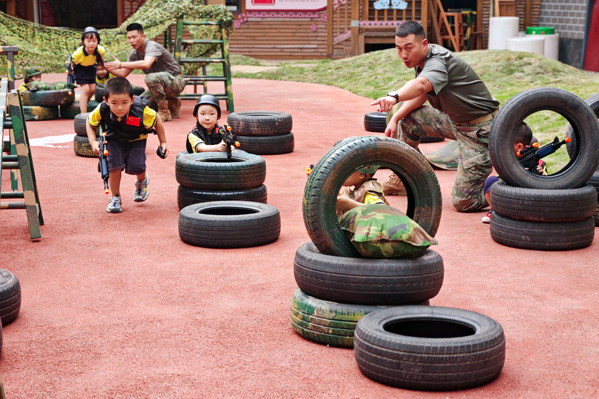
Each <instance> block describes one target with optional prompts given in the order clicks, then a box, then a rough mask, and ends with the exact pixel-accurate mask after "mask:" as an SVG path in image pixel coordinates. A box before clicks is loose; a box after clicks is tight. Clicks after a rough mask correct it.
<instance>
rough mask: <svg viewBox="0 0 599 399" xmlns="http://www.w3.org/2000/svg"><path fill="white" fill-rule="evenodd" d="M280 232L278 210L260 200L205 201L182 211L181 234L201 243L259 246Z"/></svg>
mask: <svg viewBox="0 0 599 399" xmlns="http://www.w3.org/2000/svg"><path fill="white" fill-rule="evenodd" d="M280 232H281V217H280V215H279V210H278V209H277V208H275V207H274V206H272V205H268V204H262V203H259V202H250V201H216V202H204V203H201V204H194V205H189V206H186V207H185V208H183V209H181V212H180V213H179V237H181V240H183V241H184V242H186V243H188V244H191V245H196V246H199V247H208V248H245V247H256V246H259V245H265V244H269V243H271V242H273V241H276V240H277V239H278V238H279V234H280Z"/></svg>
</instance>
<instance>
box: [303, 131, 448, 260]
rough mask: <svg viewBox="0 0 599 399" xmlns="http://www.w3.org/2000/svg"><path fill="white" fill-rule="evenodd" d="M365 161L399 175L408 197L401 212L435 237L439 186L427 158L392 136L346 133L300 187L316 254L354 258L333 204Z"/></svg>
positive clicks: (305, 222)
mask: <svg viewBox="0 0 599 399" xmlns="http://www.w3.org/2000/svg"><path fill="white" fill-rule="evenodd" d="M368 165H380V166H382V167H386V168H389V169H391V170H393V171H394V172H395V173H396V174H397V175H398V176H399V177H400V179H402V181H403V183H404V186H405V187H406V191H407V193H406V197H407V200H408V205H407V210H406V211H405V214H406V215H408V216H409V217H410V218H411V219H413V220H414V221H415V222H416V223H418V224H419V225H420V226H421V227H422V228H423V229H424V230H425V231H426V232H427V233H428V234H430V235H431V236H433V237H434V236H435V234H436V232H437V228H438V227H439V223H440V221H441V210H442V205H441V189H440V187H439V182H438V180H437V177H436V176H435V172H434V171H433V169H432V167H431V165H430V164H429V162H428V161H427V159H426V158H425V157H424V156H423V155H422V154H420V153H419V152H418V151H416V150H415V149H413V148H412V147H410V146H409V145H407V144H405V143H402V142H400V141H398V140H392V139H386V138H380V137H376V136H360V137H350V138H348V139H345V140H342V141H340V142H339V143H338V144H337V145H335V146H333V148H331V149H330V150H329V151H328V152H327V153H326V154H325V155H324V156H323V157H322V158H321V159H320V160H319V161H318V163H317V164H316V165H315V166H314V168H313V169H312V172H311V173H310V176H309V177H308V181H307V182H306V187H305V189H304V200H303V207H302V211H303V216H304V224H305V225H306V229H307V230H308V234H309V235H310V238H311V240H312V242H313V243H314V245H316V247H317V248H318V250H319V251H320V252H321V253H324V254H327V255H338V256H345V257H359V255H358V252H357V251H356V250H355V248H354V247H353V246H352V244H351V242H350V241H349V240H348V239H347V237H346V236H345V234H344V232H343V231H342V230H341V227H340V226H339V222H338V221H337V215H336V212H335V204H336V200H337V194H338V193H339V189H340V188H341V185H342V184H343V182H344V181H345V180H346V179H347V178H348V177H349V176H350V175H351V174H352V173H353V172H354V171H356V170H358V169H359V168H362V167H365V166H368Z"/></svg>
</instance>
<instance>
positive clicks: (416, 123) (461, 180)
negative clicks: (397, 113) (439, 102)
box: [397, 105, 493, 212]
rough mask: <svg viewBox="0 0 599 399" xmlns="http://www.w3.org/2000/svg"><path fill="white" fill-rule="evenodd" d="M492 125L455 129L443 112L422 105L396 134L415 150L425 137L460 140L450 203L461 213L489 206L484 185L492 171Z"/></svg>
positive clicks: (457, 127) (400, 125)
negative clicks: (490, 144)
mask: <svg viewBox="0 0 599 399" xmlns="http://www.w3.org/2000/svg"><path fill="white" fill-rule="evenodd" d="M492 122H493V121H492V120H490V121H487V122H482V123H477V124H474V125H471V126H456V125H455V124H454V123H453V122H452V121H451V119H449V116H447V115H446V114H444V113H443V112H441V111H439V110H437V109H436V108H433V107H432V106H430V105H423V106H422V107H420V108H418V109H416V110H414V111H412V112H410V113H409V114H408V115H407V116H406V117H405V118H403V119H402V120H401V121H400V122H399V123H398V128H397V134H398V138H399V139H400V140H401V141H404V142H405V143H406V144H408V145H410V146H412V147H414V148H416V149H417V148H418V143H420V138H421V137H423V136H433V137H443V138H446V139H450V140H457V142H458V148H459V151H460V156H459V159H458V170H457V175H456V179H455V183H454V185H453V189H452V192H451V201H452V204H453V206H454V207H455V208H456V209H457V210H458V211H460V212H473V211H477V210H480V209H482V208H484V207H486V206H488V205H489V204H488V203H487V200H486V199H485V197H484V194H483V185H484V183H485V179H486V178H487V176H489V175H490V174H491V171H492V166H491V156H490V154H489V131H490V130H491V124H492Z"/></svg>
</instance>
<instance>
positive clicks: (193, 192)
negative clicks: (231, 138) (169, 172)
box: [175, 150, 281, 248]
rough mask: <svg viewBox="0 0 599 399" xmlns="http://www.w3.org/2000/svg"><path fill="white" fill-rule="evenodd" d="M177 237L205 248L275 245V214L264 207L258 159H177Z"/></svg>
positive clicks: (211, 155)
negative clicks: (178, 211)
mask: <svg viewBox="0 0 599 399" xmlns="http://www.w3.org/2000/svg"><path fill="white" fill-rule="evenodd" d="M175 176H176V179H177V182H178V183H179V189H178V193H177V203H178V205H179V209H180V210H181V211H180V213H179V237H180V238H181V239H182V240H183V241H184V242H186V243H188V244H191V245H196V246H200V247H208V248H243V247H254V246H258V245H264V244H268V243H271V242H273V241H276V240H277V239H278V237H279V234H280V232H281V218H280V215H279V211H278V209H277V208H275V207H274V206H272V205H268V204H266V186H265V185H264V180H265V178H266V162H265V161H264V159H263V158H262V157H260V156H258V155H253V154H248V153H246V152H245V151H239V150H238V151H234V152H233V154H232V156H231V158H227V155H226V153H224V152H204V153H196V154H189V153H187V152H183V153H180V154H179V155H178V156H177V160H176V171H175Z"/></svg>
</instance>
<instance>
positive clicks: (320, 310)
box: [291, 136, 444, 348]
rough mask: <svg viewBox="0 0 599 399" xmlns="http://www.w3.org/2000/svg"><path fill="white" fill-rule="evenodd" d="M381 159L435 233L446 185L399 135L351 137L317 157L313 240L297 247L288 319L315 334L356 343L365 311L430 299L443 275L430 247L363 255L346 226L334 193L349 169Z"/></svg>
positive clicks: (307, 208) (307, 195) (309, 212)
mask: <svg viewBox="0 0 599 399" xmlns="http://www.w3.org/2000/svg"><path fill="white" fill-rule="evenodd" d="M365 160H376V164H378V165H380V166H381V167H388V168H390V169H392V170H393V171H394V172H396V173H397V174H398V176H401V177H402V179H404V180H405V181H404V183H405V186H406V188H407V192H408V201H409V203H410V206H409V208H410V209H408V211H407V212H406V214H407V215H408V216H410V217H411V218H412V219H414V220H415V221H416V222H417V223H419V224H420V225H421V226H422V227H423V228H424V229H425V230H426V231H427V232H428V233H429V234H430V235H431V236H434V234H435V233H436V231H437V228H438V225H439V222H440V220H441V192H440V188H439V184H438V181H437V178H436V176H435V174H434V172H433V170H432V168H431V166H430V165H429V163H428V161H427V160H426V159H425V158H424V157H423V156H422V155H421V154H420V153H418V152H417V151H416V150H414V149H413V148H411V147H409V146H408V145H406V144H404V143H401V142H399V141H397V140H385V139H381V138H377V137H375V136H363V137H353V138H350V139H346V140H343V141H341V142H339V143H337V144H336V145H335V146H334V147H333V148H332V149H331V150H330V151H329V152H328V153H327V154H325V155H324V157H323V158H322V159H321V160H320V161H319V162H318V163H317V164H316V165H315V167H314V168H313V169H312V172H311V173H310V176H309V178H308V181H307V183H306V189H305V191H304V201H303V204H304V205H303V214H304V222H305V224H306V228H307V229H308V233H309V235H310V238H311V239H312V242H309V243H306V244H304V245H302V246H301V247H299V248H298V250H297V252H296V255H295V262H294V275H295V280H296V282H297V285H298V287H299V288H298V289H297V290H296V291H295V292H294V294H293V299H292V305H291V324H292V326H293V328H294V330H295V331H296V332H297V333H298V334H299V335H301V336H302V337H304V338H307V339H309V340H311V341H314V342H317V343H321V344H326V345H332V346H340V347H349V348H351V347H353V343H354V330H355V328H356V325H357V322H358V320H359V319H360V318H362V317H363V316H364V315H366V314H368V313H371V312H373V311H375V310H379V309H381V308H383V307H387V306H400V305H406V304H428V300H429V299H430V298H433V297H434V296H435V295H437V293H438V292H439V291H440V289H441V285H442V283H443V273H444V268H443V259H442V258H441V256H440V255H439V254H438V253H437V252H435V251H434V250H432V249H428V250H427V251H426V252H425V254H424V255H423V256H421V257H419V258H416V259H372V258H362V257H359V255H358V253H357V251H356V250H355V249H354V248H353V246H352V245H351V243H350V242H349V240H348V239H347V238H346V237H345V234H344V233H343V231H342V230H341V228H340V226H339V223H338V221H337V215H336V212H335V203H336V198H337V193H338V192H339V189H340V188H341V185H342V183H343V182H344V181H345V179H346V178H347V176H349V174H351V173H353V172H354V171H355V170H357V169H359V168H360V167H363V166H365V165H364V163H365V162H367V161H365Z"/></svg>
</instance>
